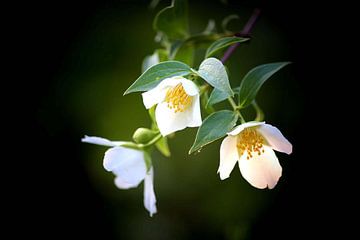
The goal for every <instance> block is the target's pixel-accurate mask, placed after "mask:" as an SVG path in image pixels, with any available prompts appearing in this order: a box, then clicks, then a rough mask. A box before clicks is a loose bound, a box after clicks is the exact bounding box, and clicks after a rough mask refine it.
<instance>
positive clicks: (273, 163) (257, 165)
mask: <svg viewBox="0 0 360 240" xmlns="http://www.w3.org/2000/svg"><path fill="white" fill-rule="evenodd" d="M273 150H276V151H279V152H284V153H287V154H290V153H291V152H292V145H291V143H290V142H289V141H288V140H287V139H286V138H285V137H284V136H283V135H282V134H281V132H280V131H279V129H277V128H276V127H274V126H271V125H270V124H265V122H248V123H244V124H241V125H239V126H237V127H235V128H234V129H233V130H232V131H231V132H229V133H228V136H227V137H226V138H225V139H224V140H223V141H222V143H221V147H220V165H219V169H218V173H220V179H221V180H224V179H226V178H228V177H229V176H230V173H231V171H232V170H233V168H234V166H235V164H236V163H238V164H239V168H240V172H241V175H242V176H243V177H244V178H245V179H246V180H247V181H248V182H249V183H250V184H251V185H252V186H254V187H256V188H261V189H263V188H266V187H268V188H270V189H272V188H274V187H275V185H276V184H277V182H278V180H279V178H280V177H281V174H282V168H281V166H280V163H279V161H278V159H277V157H276V155H275V152H274V151H273Z"/></svg>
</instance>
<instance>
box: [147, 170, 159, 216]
mask: <svg viewBox="0 0 360 240" xmlns="http://www.w3.org/2000/svg"><path fill="white" fill-rule="evenodd" d="M144 206H145V208H146V209H147V210H148V211H149V213H150V217H152V215H153V214H154V213H156V212H157V210H156V196H155V192H154V170H153V168H151V169H150V170H149V172H148V173H147V174H146V176H145V180H144Z"/></svg>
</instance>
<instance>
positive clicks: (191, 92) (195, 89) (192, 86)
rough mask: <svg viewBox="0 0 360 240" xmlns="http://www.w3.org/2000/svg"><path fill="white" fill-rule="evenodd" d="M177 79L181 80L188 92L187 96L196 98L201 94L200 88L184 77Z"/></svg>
mask: <svg viewBox="0 0 360 240" xmlns="http://www.w3.org/2000/svg"><path fill="white" fill-rule="evenodd" d="M177 79H180V81H181V84H182V86H183V88H184V90H185V92H186V94H187V95H189V96H195V95H198V94H199V92H200V91H199V88H198V87H197V86H196V84H195V83H194V82H192V81H190V80H188V79H186V78H183V77H177Z"/></svg>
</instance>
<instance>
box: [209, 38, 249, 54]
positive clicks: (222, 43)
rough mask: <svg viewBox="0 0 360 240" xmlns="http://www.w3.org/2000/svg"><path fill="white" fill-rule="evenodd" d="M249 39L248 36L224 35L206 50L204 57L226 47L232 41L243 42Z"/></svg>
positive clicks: (232, 42)
mask: <svg viewBox="0 0 360 240" xmlns="http://www.w3.org/2000/svg"><path fill="white" fill-rule="evenodd" d="M247 40H249V38H241V37H224V38H220V39H219V40H217V41H215V42H214V43H213V44H211V45H210V47H209V48H208V49H207V50H206V58H208V57H210V56H212V55H214V54H215V53H216V52H217V51H219V50H221V49H223V48H225V47H228V46H230V45H232V44H234V43H240V42H245V41H247Z"/></svg>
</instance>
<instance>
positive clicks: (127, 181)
mask: <svg viewBox="0 0 360 240" xmlns="http://www.w3.org/2000/svg"><path fill="white" fill-rule="evenodd" d="M81 141H82V142H86V143H92V144H97V145H102V146H107V147H111V148H110V149H109V150H107V151H106V152H105V156H104V162H103V165H104V168H105V169H106V170H107V171H109V172H113V173H114V174H115V176H116V178H115V185H116V186H117V187H118V188H120V189H129V188H135V187H137V186H138V185H139V184H140V183H141V182H142V181H144V206H145V208H146V210H148V211H149V213H150V216H152V215H153V214H154V213H156V211H157V210H156V197H155V192H154V183H153V182H154V170H153V168H152V167H151V168H150V170H149V171H146V164H145V158H144V153H143V152H142V151H139V150H135V149H130V148H126V147H123V146H122V145H123V143H124V142H121V141H110V140H108V139H105V138H101V137H89V136H85V137H84V138H83V139H81Z"/></svg>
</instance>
